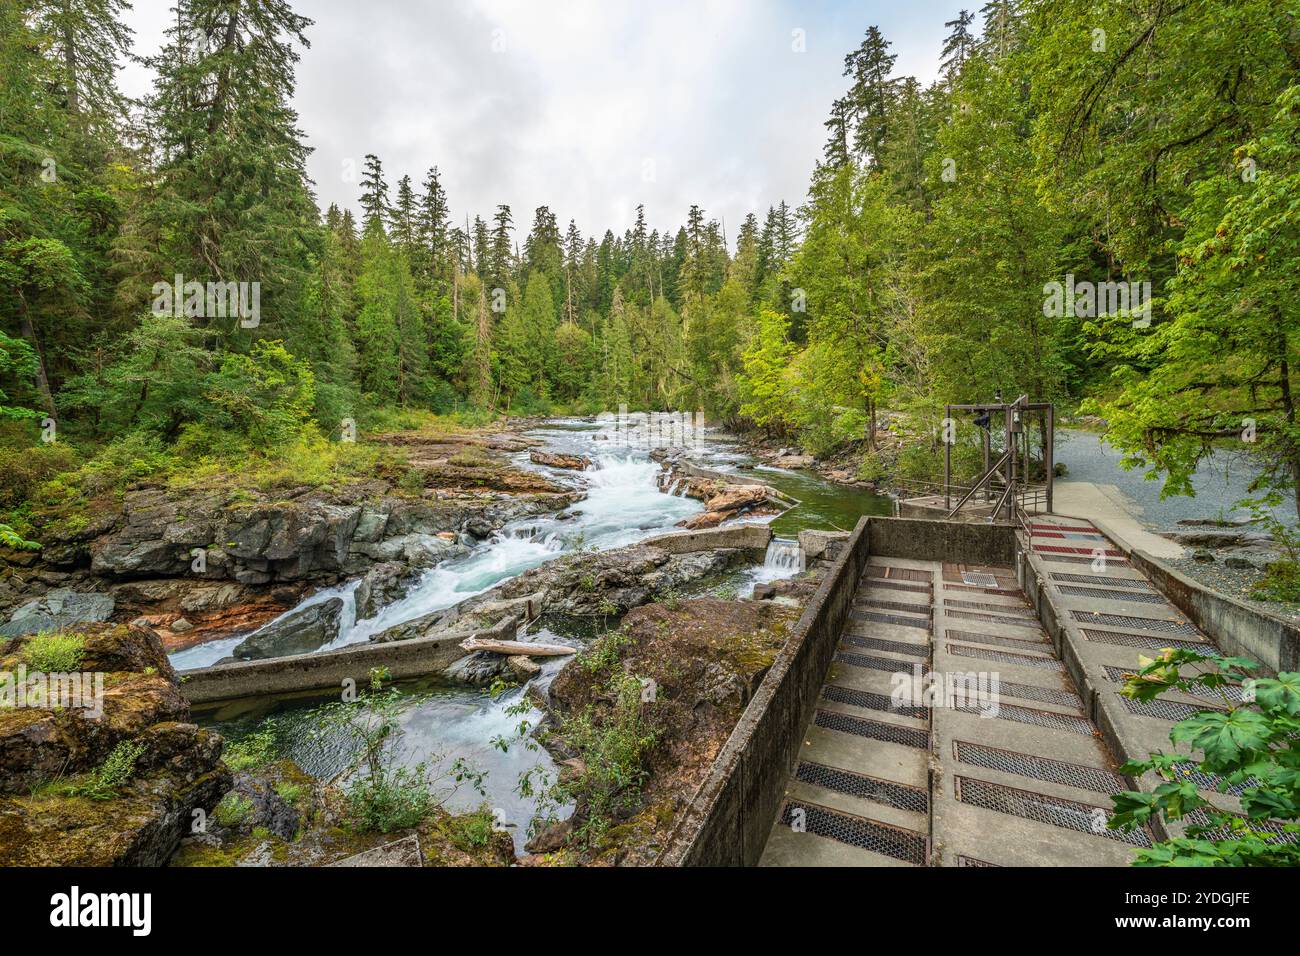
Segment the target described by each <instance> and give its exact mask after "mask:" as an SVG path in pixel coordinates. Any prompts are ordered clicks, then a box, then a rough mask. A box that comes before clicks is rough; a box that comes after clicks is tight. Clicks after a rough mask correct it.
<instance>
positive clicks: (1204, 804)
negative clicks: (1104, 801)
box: [1110, 649, 1300, 866]
mask: <svg viewBox="0 0 1300 956" xmlns="http://www.w3.org/2000/svg"><path fill="white" fill-rule="evenodd" d="M1141 661H1142V667H1141V669H1140V670H1139V671H1138V673H1136V674H1132V675H1129V676H1128V679H1127V680H1126V681H1125V684H1124V689H1123V691H1122V693H1123V694H1125V696H1128V697H1130V698H1132V699H1134V700H1142V701H1147V700H1152V699H1154V698H1155V697H1156V696H1157V695H1158V694H1159V693H1160V692H1162V691H1164V690H1168V689H1171V688H1172V689H1178V690H1181V691H1184V692H1187V691H1189V690H1191V689H1192V688H1204V689H1208V690H1211V691H1213V692H1215V693H1217V694H1219V695H1220V696H1221V698H1222V701H1223V705H1224V709H1223V710H1222V711H1219V710H1214V711H1210V710H1207V711H1203V712H1201V713H1199V714H1197V715H1195V716H1194V717H1189V718H1188V719H1186V720H1182V721H1179V722H1178V723H1177V724H1175V725H1174V726H1173V729H1172V730H1171V731H1170V734H1169V739H1170V740H1171V741H1172V742H1173V743H1174V744H1186V745H1188V746H1190V747H1192V748H1193V749H1194V750H1195V751H1200V752H1203V753H1204V756H1203V757H1202V758H1201V759H1200V760H1199V761H1192V760H1191V759H1190V758H1189V757H1187V756H1186V755H1184V754H1178V753H1174V754H1166V753H1156V754H1152V755H1151V757H1150V758H1149V759H1148V760H1140V761H1131V762H1129V763H1127V764H1125V765H1124V766H1123V767H1121V768H1120V771H1121V772H1122V773H1127V774H1132V775H1134V776H1138V775H1141V774H1144V773H1147V772H1148V771H1151V772H1154V773H1155V774H1157V775H1158V776H1159V777H1160V778H1162V780H1163V781H1164V782H1163V783H1161V784H1159V785H1158V786H1157V787H1156V788H1155V790H1154V791H1152V792H1151V793H1139V792H1134V791H1128V792H1125V793H1120V794H1116V795H1115V796H1114V797H1113V798H1112V799H1113V801H1114V804H1115V811H1116V812H1115V814H1114V816H1113V817H1112V818H1111V822H1110V826H1111V827H1113V828H1118V829H1123V830H1131V829H1134V828H1136V827H1139V826H1142V825H1143V824H1145V823H1146V822H1147V821H1148V820H1150V819H1152V818H1153V817H1161V818H1163V819H1164V820H1165V821H1174V820H1184V819H1185V818H1187V817H1188V816H1189V815H1193V814H1194V815H1195V816H1194V817H1193V820H1194V821H1196V825H1194V826H1189V827H1188V830H1187V834H1188V835H1187V836H1185V837H1178V838H1175V839H1172V840H1167V841H1165V842H1163V843H1158V844H1156V845H1155V846H1154V847H1152V848H1151V849H1149V850H1143V851H1142V852H1140V853H1139V854H1138V856H1137V859H1136V861H1135V865H1137V866H1298V865H1300V842H1295V843H1287V842H1285V839H1284V838H1281V837H1279V836H1278V835H1277V834H1275V833H1273V832H1271V831H1269V830H1265V829H1263V828H1262V827H1261V826H1260V824H1261V823H1263V822H1264V821H1269V820H1276V821H1281V822H1282V824H1283V827H1284V829H1285V830H1286V831H1287V832H1289V833H1293V834H1295V833H1300V822H1297V821H1298V820H1300V747H1297V742H1298V741H1300V672H1282V673H1279V674H1278V676H1277V677H1276V678H1258V679H1256V678H1253V677H1251V676H1250V674H1251V671H1253V670H1255V669H1256V667H1257V665H1256V664H1255V662H1254V661H1251V660H1248V659H1247V658H1243V657H1221V656H1219V655H1216V654H1201V653H1199V652H1196V651H1191V650H1179V649H1168V650H1165V651H1163V652H1161V654H1160V656H1159V657H1157V658H1156V659H1155V660H1146V659H1145V658H1143V659H1141ZM1188 667H1191V668H1193V669H1192V670H1191V671H1190V672H1184V671H1183V668H1188ZM1229 687H1235V688H1237V689H1238V691H1239V692H1240V693H1239V694H1237V695H1230V694H1228V693H1227V692H1226V691H1225V688H1229ZM1238 699H1241V700H1243V701H1244V702H1242V703H1237V702H1236V701H1237V700H1238ZM1193 771H1199V772H1200V773H1203V774H1216V775H1218V776H1219V777H1221V778H1222V779H1221V782H1220V783H1219V785H1218V786H1219V789H1220V790H1222V791H1227V790H1229V789H1233V788H1237V787H1241V788H1242V789H1241V791H1240V800H1241V805H1242V809H1243V811H1244V816H1239V815H1237V814H1233V813H1227V812H1225V811H1222V810H1218V809H1216V808H1215V807H1214V806H1213V805H1212V804H1211V803H1210V802H1209V801H1208V800H1206V799H1205V798H1204V797H1203V796H1202V795H1201V793H1200V791H1199V790H1198V789H1197V786H1196V784H1195V783H1194V782H1193V781H1192V780H1191V779H1189V774H1190V773H1191V772H1193Z"/></svg>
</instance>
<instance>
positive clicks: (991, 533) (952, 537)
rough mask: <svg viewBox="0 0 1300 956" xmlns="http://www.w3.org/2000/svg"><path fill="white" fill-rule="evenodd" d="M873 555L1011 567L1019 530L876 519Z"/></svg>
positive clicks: (1005, 526) (927, 520) (924, 520)
mask: <svg viewBox="0 0 1300 956" xmlns="http://www.w3.org/2000/svg"><path fill="white" fill-rule="evenodd" d="M871 553H872V554H874V555H878V556H880V557H882V558H915V559H916V560H918V561H951V562H952V563H954V564H989V565H994V566H998V567H1008V568H1009V567H1011V565H1012V564H1013V563H1014V562H1015V560H1016V529H1015V526H1014V525H1010V524H985V523H983V522H980V523H975V524H971V523H967V522H964V521H935V520H933V519H932V518H877V517H873V518H872V519H871Z"/></svg>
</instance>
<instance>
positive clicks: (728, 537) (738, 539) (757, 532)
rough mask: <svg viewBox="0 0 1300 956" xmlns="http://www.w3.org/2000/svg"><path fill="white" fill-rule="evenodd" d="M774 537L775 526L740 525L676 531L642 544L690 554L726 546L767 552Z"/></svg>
mask: <svg viewBox="0 0 1300 956" xmlns="http://www.w3.org/2000/svg"><path fill="white" fill-rule="evenodd" d="M771 540H772V529H771V528H769V527H768V526H767V525H765V524H737V525H731V526H730V527H726V528H709V529H707V530H704V531H674V532H672V533H671V534H661V535H659V536H658V537H655V538H648V539H646V540H645V541H641V542H638V543H639V544H646V545H650V546H651V547H655V548H662V549H663V550H664V551H667V552H668V553H669V554H690V553H691V552H694V551H717V550H720V549H722V548H741V549H744V550H747V551H766V550H767V545H768V542H770V541H771Z"/></svg>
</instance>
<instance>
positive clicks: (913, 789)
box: [761, 558, 1152, 866]
mask: <svg viewBox="0 0 1300 956" xmlns="http://www.w3.org/2000/svg"><path fill="white" fill-rule="evenodd" d="M931 673H933V675H934V677H935V678H936V679H937V680H936V681H935V683H933V684H930V685H929V687H930V689H928V690H927V689H926V683H925V682H926V681H927V680H929V678H926V677H925V676H924V675H928V674H931ZM971 674H975V675H981V674H982V675H983V676H984V677H985V678H986V683H985V684H983V685H981V684H980V683H979V681H978V678H976V679H975V680H974V681H959V682H958V683H956V684H955V685H954V686H951V687H949V688H947V689H946V690H945V689H943V688H944V687H945V683H946V681H945V678H949V677H951V678H956V677H958V676H964V675H971ZM918 685H919V686H918ZM900 688H909V689H910V690H911V691H912V693H910V694H904V695H898V694H896V693H895V692H896V690H898V689H900ZM918 690H920V691H922V694H917V693H916V691H918ZM904 698H910V699H904ZM1087 713H1088V710H1087V708H1086V707H1085V700H1084V698H1082V697H1081V695H1080V694H1079V692H1078V690H1077V689H1076V687H1075V685H1074V683H1073V681H1072V680H1071V678H1070V676H1069V674H1068V673H1067V670H1066V667H1065V666H1064V664H1063V663H1062V661H1061V658H1060V657H1059V656H1058V655H1057V653H1056V652H1055V650H1054V649H1053V646H1052V643H1051V642H1050V641H1049V639H1048V636H1047V634H1046V632H1045V631H1044V630H1043V628H1042V626H1041V625H1040V624H1039V622H1038V617H1037V614H1036V613H1035V612H1034V610H1033V609H1031V608H1030V606H1029V604H1028V603H1027V602H1026V600H1025V597H1024V595H1023V593H1022V592H1021V590H1020V588H1019V586H1018V585H1017V583H1016V577H1015V575H1014V573H1013V572H1012V570H1011V569H1010V568H993V567H969V566H957V565H949V564H941V563H938V562H933V561H919V560H908V559H904V558H872V559H871V563H870V564H869V566H868V567H867V569H866V573H865V574H864V575H863V576H862V579H861V581H860V583H859V586H858V590H857V594H856V596H855V601H854V610H853V613H852V615H851V618H850V621H849V623H848V625H847V626H846V627H845V629H844V632H843V634H842V635H841V639H840V644H839V647H838V652H837V654H836V659H835V662H834V664H833V665H832V667H831V669H830V672H829V673H828V675H827V677H826V681H825V684H824V685H823V687H822V691H821V698H820V701H819V703H818V709H817V712H816V714H815V715H814V718H813V721H812V723H811V725H810V726H809V728H808V731H807V733H806V735H805V740H804V744H803V747H802V750H801V752H800V754H799V758H798V761H797V763H796V767H795V771H794V773H793V775H792V776H791V778H790V780H789V783H788V785H787V788H786V800H785V803H784V805H783V806H782V808H781V812H780V814H779V817H778V819H777V821H776V823H775V825H774V826H773V828H772V832H771V835H770V837H769V839H768V843H767V847H766V849H765V851H764V854H763V857H762V860H761V865H764V866H909V865H911V866H925V865H937V866H1042V865H1072V866H1080V865H1083V866H1121V865H1126V864H1127V863H1128V862H1129V860H1130V859H1131V857H1132V854H1133V850H1134V849H1135V848H1136V847H1140V846H1149V845H1150V843H1151V840H1152V834H1151V833H1149V832H1145V831H1143V832H1137V833H1134V834H1127V835H1126V834H1120V833H1118V832H1115V831H1109V830H1107V829H1106V828H1105V822H1106V820H1107V817H1108V813H1109V807H1110V800H1109V795H1110V794H1112V793H1114V792H1117V791H1119V790H1123V789H1131V786H1132V784H1131V781H1126V780H1124V779H1123V778H1122V777H1120V776H1119V775H1118V774H1116V772H1115V766H1116V760H1115V758H1114V757H1113V756H1112V754H1111V752H1110V750H1109V749H1108V748H1107V746H1106V744H1105V742H1104V741H1103V739H1102V734H1101V732H1100V731H1099V730H1098V728H1097V725H1096V724H1095V723H1093V721H1092V720H1091V719H1090V718H1089V717H1088V716H1087Z"/></svg>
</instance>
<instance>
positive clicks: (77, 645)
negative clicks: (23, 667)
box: [22, 631, 86, 674]
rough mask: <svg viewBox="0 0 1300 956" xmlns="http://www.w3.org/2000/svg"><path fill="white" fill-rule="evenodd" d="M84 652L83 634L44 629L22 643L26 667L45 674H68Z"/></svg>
mask: <svg viewBox="0 0 1300 956" xmlns="http://www.w3.org/2000/svg"><path fill="white" fill-rule="evenodd" d="M85 654H86V637H85V635H84V634H67V633H64V632H62V631H45V632H42V633H40V634H37V635H36V636H35V637H32V638H30V639H29V640H28V641H27V643H26V644H24V645H23V650H22V657H23V661H24V662H25V663H26V664H27V666H28V667H30V668H32V669H33V670H38V671H43V672H45V673H47V674H70V673H72V672H73V671H75V670H77V669H78V668H79V667H80V666H81V660H82V658H83V657H84V656H85Z"/></svg>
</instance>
